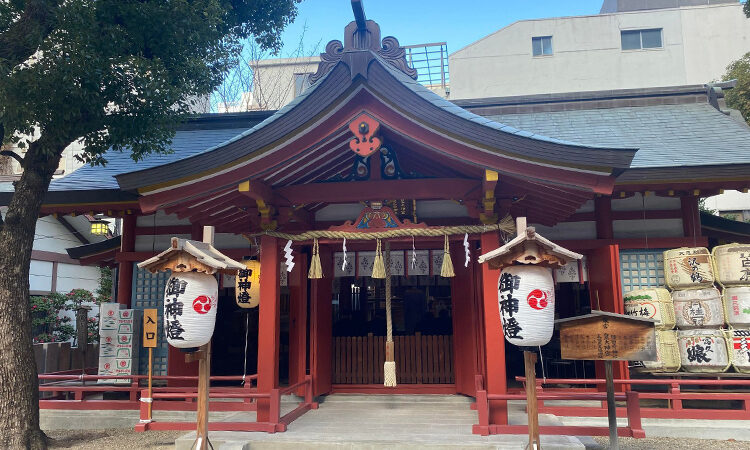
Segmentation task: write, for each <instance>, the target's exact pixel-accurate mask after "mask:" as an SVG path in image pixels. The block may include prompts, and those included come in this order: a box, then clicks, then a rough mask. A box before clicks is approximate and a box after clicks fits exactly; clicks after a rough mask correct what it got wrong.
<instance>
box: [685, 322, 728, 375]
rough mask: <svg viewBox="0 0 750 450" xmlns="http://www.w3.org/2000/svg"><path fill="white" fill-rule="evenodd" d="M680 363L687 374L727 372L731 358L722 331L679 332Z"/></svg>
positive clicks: (698, 330)
mask: <svg viewBox="0 0 750 450" xmlns="http://www.w3.org/2000/svg"><path fill="white" fill-rule="evenodd" d="M677 344H678V345H679V346H680V362H681V363H682V368H683V369H685V371H686V372H704V373H718V372H726V370H727V369H728V368H729V363H730V362H731V360H730V359H729V358H730V357H731V356H730V354H729V351H728V348H727V341H726V339H725V338H724V333H723V332H722V331H721V330H702V329H697V330H684V331H682V330H680V331H678V332H677Z"/></svg>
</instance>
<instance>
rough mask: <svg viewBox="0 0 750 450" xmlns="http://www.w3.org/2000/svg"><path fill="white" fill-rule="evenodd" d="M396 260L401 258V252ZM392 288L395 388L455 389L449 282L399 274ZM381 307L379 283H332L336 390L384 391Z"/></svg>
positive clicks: (353, 280)
mask: <svg viewBox="0 0 750 450" xmlns="http://www.w3.org/2000/svg"><path fill="white" fill-rule="evenodd" d="M396 254H397V255H399V256H400V257H403V255H404V252H400V253H396ZM360 259H361V258H360ZM399 269H400V271H401V273H403V267H401V268H399ZM391 285H392V288H391V289H392V300H391V302H392V317H393V341H394V345H395V359H396V373H397V380H398V384H399V386H403V385H453V384H455V378H454V369H453V312H452V302H451V280H450V279H449V278H442V277H440V276H438V275H429V274H426V275H409V276H407V275H405V274H402V275H394V276H392V277H391ZM385 303H386V302H385V280H383V279H376V278H372V277H369V276H362V277H353V276H345V277H336V278H334V281H333V296H332V313H333V318H332V319H333V327H332V332H333V349H332V381H333V384H334V385H380V386H382V385H383V363H384V361H385V342H386V310H385Z"/></svg>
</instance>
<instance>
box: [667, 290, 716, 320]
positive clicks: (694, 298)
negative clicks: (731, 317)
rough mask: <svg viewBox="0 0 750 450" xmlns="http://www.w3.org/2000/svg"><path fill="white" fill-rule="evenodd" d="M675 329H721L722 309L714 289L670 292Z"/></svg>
mask: <svg viewBox="0 0 750 450" xmlns="http://www.w3.org/2000/svg"><path fill="white" fill-rule="evenodd" d="M672 303H674V316H675V322H676V324H677V328H679V329H681V330H684V329H690V328H721V327H722V325H724V307H723V302H722V299H721V293H720V292H719V290H718V289H716V288H715V287H710V288H704V289H688V290H685V291H674V292H672Z"/></svg>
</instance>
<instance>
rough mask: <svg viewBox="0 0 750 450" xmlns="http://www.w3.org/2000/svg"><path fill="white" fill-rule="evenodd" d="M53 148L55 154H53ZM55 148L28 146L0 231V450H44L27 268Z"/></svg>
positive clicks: (54, 162)
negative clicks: (3, 449) (21, 170)
mask: <svg viewBox="0 0 750 450" xmlns="http://www.w3.org/2000/svg"><path fill="white" fill-rule="evenodd" d="M58 148H59V149H60V150H58ZM62 148H64V145H63V146H59V145H52V144H51V143H50V142H47V141H46V140H45V139H44V138H41V139H39V140H38V141H36V142H34V143H32V144H31V146H30V147H29V151H28V153H27V154H26V157H25V161H24V172H23V174H22V176H21V179H20V180H19V181H18V182H17V183H16V192H15V194H14V195H13V198H12V200H11V202H10V205H8V212H7V213H6V215H5V223H4V225H3V227H2V229H0V336H2V337H3V344H2V345H0V430H2V432H0V448H13V449H16V448H27V449H46V448H47V437H46V435H45V434H44V432H43V431H41V429H40V428H39V391H38V389H37V386H38V384H37V368H36V362H35V360H34V350H33V347H32V335H31V305H30V302H29V265H30V263H31V250H32V247H33V245H34V232H35V229H36V221H37V218H38V216H39V211H40V209H41V204H42V201H43V199H44V195H45V193H46V192H47V188H48V187H49V183H50V181H51V179H52V174H53V173H54V171H55V169H56V168H57V165H58V162H59V161H60V154H61V150H62Z"/></svg>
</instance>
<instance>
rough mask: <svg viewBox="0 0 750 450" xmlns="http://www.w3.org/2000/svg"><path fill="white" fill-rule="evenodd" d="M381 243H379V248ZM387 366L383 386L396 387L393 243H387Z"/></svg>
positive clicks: (384, 367) (384, 369)
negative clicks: (393, 316) (392, 268)
mask: <svg viewBox="0 0 750 450" xmlns="http://www.w3.org/2000/svg"><path fill="white" fill-rule="evenodd" d="M379 244H380V241H378V248H380V246H379ZM385 324H386V342H385V364H384V365H383V380H384V381H383V385H384V386H385V387H396V358H395V354H394V345H393V319H392V318H391V243H390V242H388V241H386V242H385Z"/></svg>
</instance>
